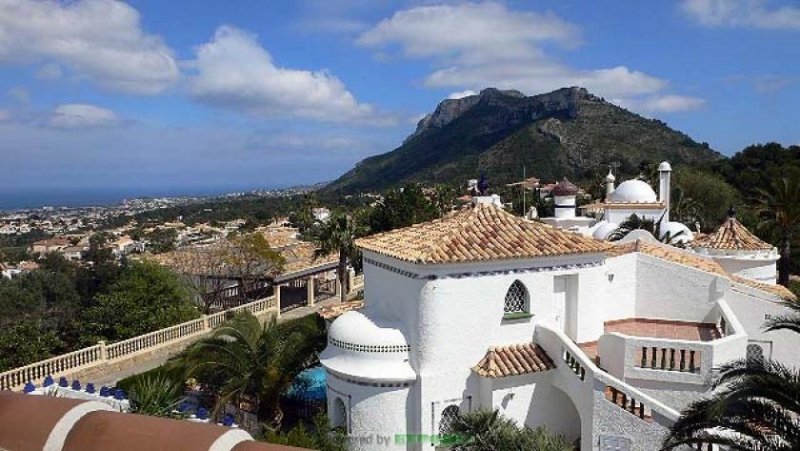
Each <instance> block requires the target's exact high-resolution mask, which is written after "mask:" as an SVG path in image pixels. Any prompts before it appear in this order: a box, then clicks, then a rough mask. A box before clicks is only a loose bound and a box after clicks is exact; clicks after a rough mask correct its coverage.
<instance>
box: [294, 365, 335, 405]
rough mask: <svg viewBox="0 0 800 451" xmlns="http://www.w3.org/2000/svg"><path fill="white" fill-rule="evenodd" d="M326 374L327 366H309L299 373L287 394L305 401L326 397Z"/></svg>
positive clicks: (319, 399)
mask: <svg viewBox="0 0 800 451" xmlns="http://www.w3.org/2000/svg"><path fill="white" fill-rule="evenodd" d="M325 376H326V373H325V368H323V367H321V366H315V367H313V368H309V369H307V370H305V371H303V372H302V373H300V374H298V375H297V377H296V378H295V379H294V383H292V385H291V386H290V387H289V389H288V390H287V391H286V395H287V396H289V397H292V398H299V399H302V400H304V401H321V400H323V399H325V391H326V383H325Z"/></svg>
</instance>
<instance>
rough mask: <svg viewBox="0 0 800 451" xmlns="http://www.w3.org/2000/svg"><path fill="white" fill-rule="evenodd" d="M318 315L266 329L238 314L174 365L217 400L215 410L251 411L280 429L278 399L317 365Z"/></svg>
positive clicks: (320, 341) (320, 336)
mask: <svg viewBox="0 0 800 451" xmlns="http://www.w3.org/2000/svg"><path fill="white" fill-rule="evenodd" d="M320 321H321V319H319V318H317V317H316V316H312V317H307V318H301V319H299V320H295V321H291V322H287V323H284V324H280V325H279V324H278V323H277V321H276V319H275V317H272V318H271V319H270V321H268V322H267V323H266V324H265V325H263V326H262V325H261V323H259V321H258V319H257V318H256V317H255V316H253V315H252V314H251V313H249V312H244V313H241V314H238V315H236V316H234V317H233V318H231V319H230V320H228V321H226V322H225V323H224V324H223V325H221V326H220V327H218V328H217V329H215V330H214V333H213V334H212V336H211V337H209V338H206V339H203V340H201V341H199V342H197V343H195V344H194V345H192V346H190V347H189V348H188V349H187V350H186V351H184V353H183V354H181V355H180V356H178V357H177V358H176V359H175V360H174V361H173V364H176V365H179V366H180V367H183V368H185V369H186V374H188V375H190V376H192V377H195V378H196V379H197V380H198V381H200V382H201V383H203V384H205V385H207V386H209V387H210V388H211V389H212V390H213V391H214V392H216V394H217V395H218V396H219V398H218V403H217V411H219V410H220V409H222V408H223V407H224V406H225V405H227V404H228V403H232V404H233V405H234V406H237V407H238V408H242V406H247V407H246V408H245V410H252V411H254V412H255V413H256V414H257V416H258V418H259V419H261V420H266V421H269V422H270V423H272V425H274V426H276V427H277V426H280V423H281V421H282V419H283V411H282V410H281V406H280V400H281V396H282V395H283V394H284V393H285V392H286V390H287V389H288V388H289V386H290V385H291V384H292V382H293V381H294V379H295V377H297V375H298V374H300V372H301V371H303V370H305V369H306V368H308V367H309V366H311V365H313V364H315V363H316V362H317V361H318V358H319V357H318V356H319V352H321V351H322V349H323V348H324V347H325V328H324V326H323V325H322V324H321V323H320Z"/></svg>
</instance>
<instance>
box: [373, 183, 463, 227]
mask: <svg viewBox="0 0 800 451" xmlns="http://www.w3.org/2000/svg"><path fill="white" fill-rule="evenodd" d="M441 189H442V191H441V195H440V196H439V197H437V198H435V199H434V201H431V200H430V199H428V197H427V196H426V195H425V193H424V192H423V190H422V187H421V186H420V185H418V184H416V183H409V184H407V185H406V186H405V187H404V188H403V189H402V190H393V191H390V192H388V193H387V194H386V196H385V197H384V199H383V201H382V202H381V203H379V204H378V205H377V206H376V207H375V208H374V209H373V210H372V212H371V214H370V215H369V228H370V230H371V231H372V232H373V233H377V232H385V231H387V230H393V229H397V228H400V227H407V226H410V225H411V224H417V223H420V222H425V221H430V220H431V219H435V218H438V217H439V216H441V214H442V211H449V209H450V206H451V205H452V203H453V200H454V198H455V194H454V193H450V192H448V191H447V190H446V189H445V188H441ZM437 193H438V191H437ZM434 197H436V196H434Z"/></svg>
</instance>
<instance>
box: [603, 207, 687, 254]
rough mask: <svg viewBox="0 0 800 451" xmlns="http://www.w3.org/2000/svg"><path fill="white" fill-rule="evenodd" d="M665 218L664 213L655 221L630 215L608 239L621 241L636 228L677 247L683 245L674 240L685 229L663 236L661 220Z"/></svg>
mask: <svg viewBox="0 0 800 451" xmlns="http://www.w3.org/2000/svg"><path fill="white" fill-rule="evenodd" d="M663 218H664V215H661V219H659V220H658V221H654V220H652V219H649V218H640V217H639V216H637V215H635V214H633V215H630V216H629V217H628V219H626V220H624V221H622V223H621V224H620V225H619V227H617V229H616V230H614V231H613V232H611V234H610V235H608V241H619V240H621V239H623V238H625V236H627V235H628V234H629V233H631V232H633V231H634V230H645V231H647V232H649V233H650V234H651V235H653V236H654V237H655V238H656V239H657V240H659V241H661V242H662V243H665V244H671V245H673V246H676V247H682V246H681V245H680V243H678V242H673V241H674V240H675V238H678V237H680V236H682V235H683V233H684V232H683V231H680V232H678V233H676V234H674V235H673V234H672V233H671V232H667V233H665V234H664V236H661V221H662V219H663Z"/></svg>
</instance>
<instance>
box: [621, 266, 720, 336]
mask: <svg viewBox="0 0 800 451" xmlns="http://www.w3.org/2000/svg"><path fill="white" fill-rule="evenodd" d="M637 255H638V266H637V288H636V317H638V318H650V319H668V320H676V321H697V322H703V321H707V320H708V318H707V317H708V315H709V314H710V312H711V311H712V309H713V307H714V305H715V303H716V301H717V300H719V299H721V298H723V297H724V296H725V293H726V292H727V291H728V290H729V286H730V282H729V280H728V279H727V278H725V277H722V276H717V275H714V274H711V273H707V272H704V271H700V270H698V269H694V268H691V267H687V266H680V265H676V264H674V263H670V262H668V261H665V260H661V259H659V258H656V257H651V256H649V255H644V254H637Z"/></svg>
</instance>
